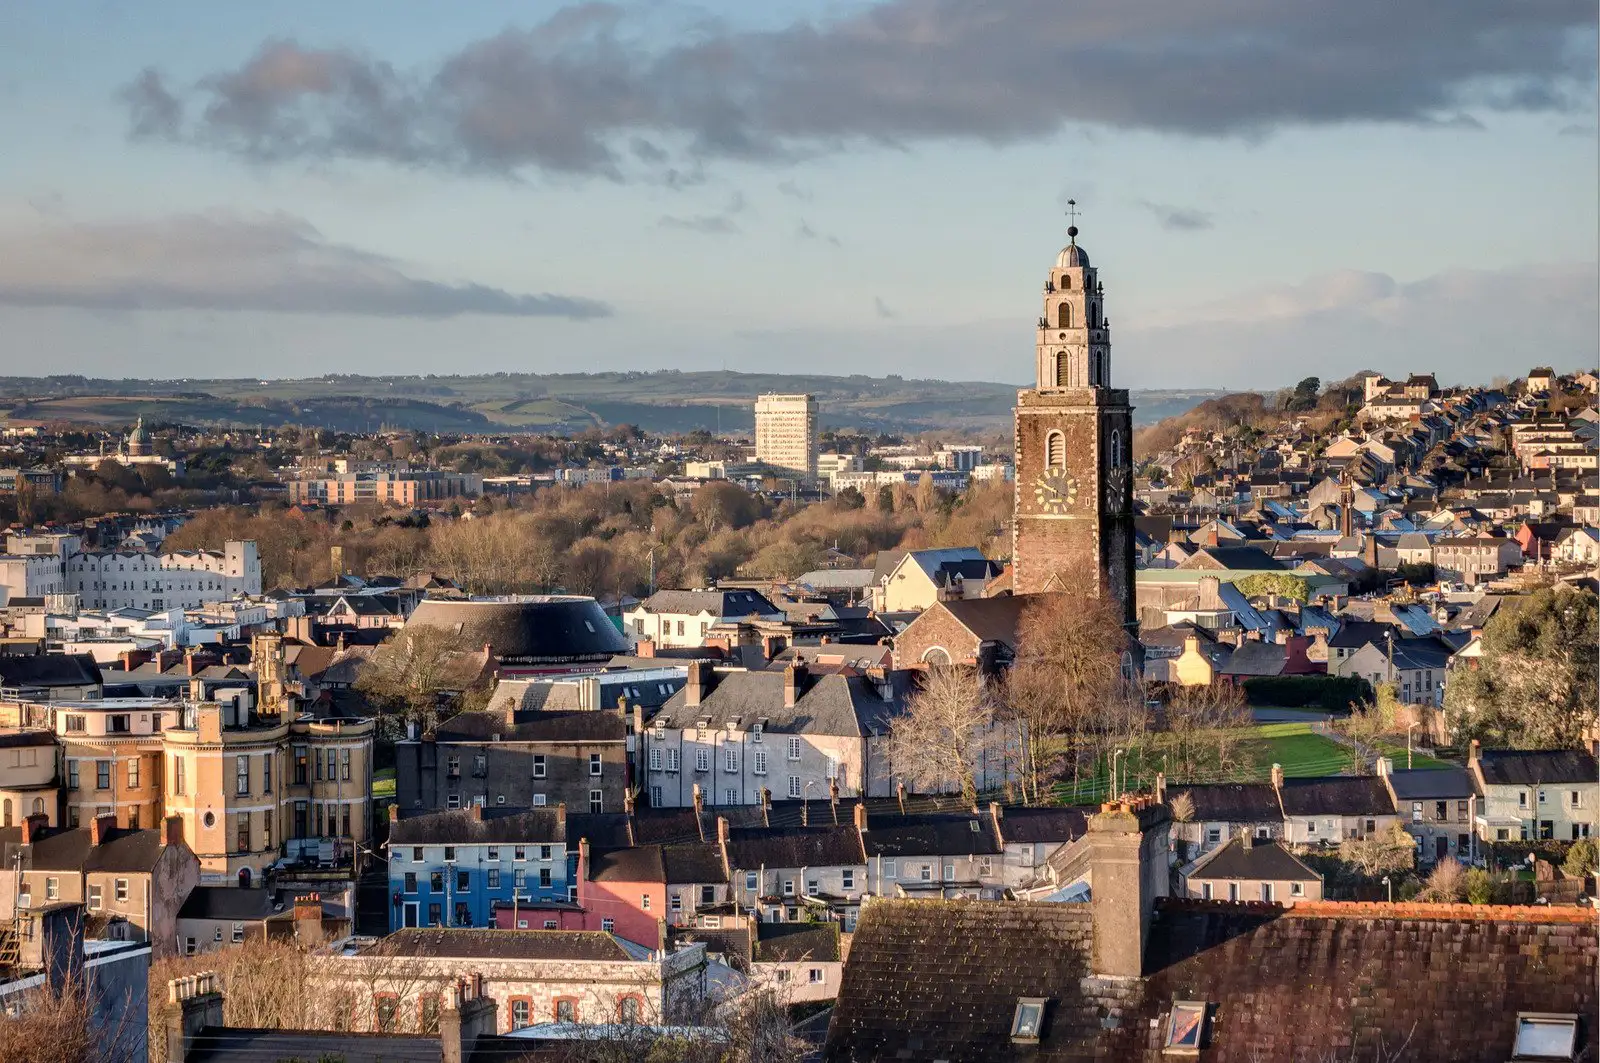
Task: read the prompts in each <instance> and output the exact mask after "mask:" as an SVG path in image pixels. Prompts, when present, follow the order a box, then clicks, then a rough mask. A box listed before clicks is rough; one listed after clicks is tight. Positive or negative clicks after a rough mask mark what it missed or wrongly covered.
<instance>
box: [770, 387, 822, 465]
mask: <svg viewBox="0 0 1600 1063" xmlns="http://www.w3.org/2000/svg"><path fill="white" fill-rule="evenodd" d="M756 460H757V461H760V462H765V463H766V464H768V465H771V466H772V467H774V468H777V469H785V470H788V471H790V472H793V473H795V474H797V475H800V476H806V477H815V476H816V475H817V400H816V399H815V398H814V397H813V396H811V395H762V396H760V397H758V398H757V399H756Z"/></svg>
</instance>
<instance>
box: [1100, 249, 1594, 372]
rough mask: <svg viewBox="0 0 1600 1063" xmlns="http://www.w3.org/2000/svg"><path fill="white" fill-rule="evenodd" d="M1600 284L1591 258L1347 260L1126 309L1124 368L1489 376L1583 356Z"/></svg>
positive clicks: (1588, 348) (1120, 365)
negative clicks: (1163, 307)
mask: <svg viewBox="0 0 1600 1063" xmlns="http://www.w3.org/2000/svg"><path fill="white" fill-rule="evenodd" d="M1597 284H1600V274H1597V268H1596V264H1595V263H1593V262H1580V263H1546V264H1539V265H1532V266H1526V267H1518V268H1514V269H1504V270H1469V269H1460V270H1449V271H1445V272H1442V273H1438V274H1434V275H1432V276H1428V277H1423V278H1419V279H1417V280H1412V281H1400V280H1397V279H1395V278H1394V277H1392V276H1390V275H1389V274H1386V273H1378V272H1367V271H1358V270H1344V271H1339V272H1335V273H1329V274H1326V275H1323V276H1319V277H1313V278H1310V279H1308V280H1306V281H1304V282H1302V283H1299V284H1291V285H1274V286H1270V287H1265V288H1260V289H1257V290H1254V291H1249V292H1243V293H1240V294H1237V295H1234V296H1231V297H1228V298H1225V299H1219V300H1215V301H1212V302H1208V303H1205V304H1202V305H1199V306H1192V307H1186V308H1180V309H1176V310H1173V311H1170V312H1166V313H1163V314H1162V315H1160V316H1159V317H1150V318H1146V319H1144V320H1142V321H1141V320H1131V321H1130V320H1128V319H1126V318H1118V324H1119V329H1118V336H1119V340H1118V343H1117V344H1116V349H1115V353H1114V355H1113V358H1114V361H1115V363H1116V366H1117V368H1116V376H1117V380H1118V383H1119V386H1129V387H1150V386H1156V385H1155V384H1153V383H1152V381H1154V380H1158V379H1159V380H1166V381H1169V382H1170V384H1171V386H1175V387H1177V386H1183V387H1187V386H1201V385H1206V384H1210V386H1234V387H1236V386H1247V387H1272V386H1278V385H1280V384H1284V383H1289V382H1292V380H1293V379H1296V378H1298V376H1306V375H1310V374H1315V375H1317V376H1320V377H1322V378H1323V379H1325V380H1331V379H1339V378H1341V377H1345V376H1348V375H1349V374H1351V373H1353V372H1356V371H1357V370H1359V369H1362V368H1366V367H1370V368H1375V369H1378V370H1380V371H1383V372H1387V373H1388V374H1389V375H1390V376H1395V375H1396V374H1400V373H1406V372H1412V371H1416V372H1425V371H1433V372H1437V373H1438V374H1439V377H1440V379H1441V380H1445V379H1448V380H1449V381H1451V382H1461V381H1480V382H1481V381H1488V380H1490V379H1492V378H1494V377H1496V376H1499V375H1502V374H1507V373H1512V374H1514V373H1517V372H1522V371H1525V370H1526V369H1527V368H1529V367H1531V366H1534V365H1548V364H1558V365H1563V366H1572V365H1584V364H1588V363H1590V362H1592V361H1593V352H1594V350H1595V348H1596V346H1597V344H1600V324H1597V321H1600V303H1597V298H1596V291H1597ZM1491 308H1500V312H1494V311H1493V310H1492V309H1491ZM1512 308H1514V309H1512ZM1112 309H1113V312H1114V310H1115V308H1114V307H1113V308H1112ZM1263 366H1271V367H1274V368H1273V369H1272V374H1273V376H1272V379H1268V380H1262V379H1259V378H1260V377H1261V373H1262V367H1263ZM1280 378H1281V379H1280Z"/></svg>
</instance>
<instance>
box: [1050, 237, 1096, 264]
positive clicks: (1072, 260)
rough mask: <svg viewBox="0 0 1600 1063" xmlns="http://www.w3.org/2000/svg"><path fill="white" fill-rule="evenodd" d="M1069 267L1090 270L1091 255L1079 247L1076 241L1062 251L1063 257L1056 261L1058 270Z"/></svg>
mask: <svg viewBox="0 0 1600 1063" xmlns="http://www.w3.org/2000/svg"><path fill="white" fill-rule="evenodd" d="M1067 266H1081V267H1083V268H1084V269H1088V268H1089V253H1088V252H1087V251H1085V250H1084V249H1083V248H1081V247H1079V246H1078V244H1077V242H1076V241H1074V242H1072V243H1070V244H1068V245H1067V246H1066V247H1063V248H1062V249H1061V256H1060V257H1059V258H1057V259H1056V267H1057V268H1058V269H1059V268H1065V267H1067Z"/></svg>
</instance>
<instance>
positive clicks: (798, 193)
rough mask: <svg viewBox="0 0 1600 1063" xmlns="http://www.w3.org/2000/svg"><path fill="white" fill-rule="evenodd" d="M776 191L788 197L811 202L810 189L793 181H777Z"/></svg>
mask: <svg viewBox="0 0 1600 1063" xmlns="http://www.w3.org/2000/svg"><path fill="white" fill-rule="evenodd" d="M778 192H779V194H780V195H785V196H788V197H789V198H790V199H798V200H799V201H800V202H802V203H809V202H811V190H810V189H808V188H806V187H804V186H803V185H800V184H797V183H795V182H794V181H779V182H778Z"/></svg>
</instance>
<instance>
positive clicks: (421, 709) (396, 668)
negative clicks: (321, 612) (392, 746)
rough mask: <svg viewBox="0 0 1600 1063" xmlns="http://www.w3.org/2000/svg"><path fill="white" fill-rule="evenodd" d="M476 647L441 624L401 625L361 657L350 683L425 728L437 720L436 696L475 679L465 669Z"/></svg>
mask: <svg viewBox="0 0 1600 1063" xmlns="http://www.w3.org/2000/svg"><path fill="white" fill-rule="evenodd" d="M478 649H480V647H473V646H469V645H468V644H467V641H466V640H465V639H464V638H462V637H461V636H459V635H456V634H454V633H453V632H449V631H446V630H444V629H442V628H430V627H418V628H407V629H406V630H403V631H400V632H398V633H396V634H395V635H394V637H392V638H391V639H389V641H388V642H385V643H384V644H383V645H382V646H380V647H378V649H377V651H376V652H375V653H373V654H372V656H370V657H369V658H367V662H366V664H365V665H364V666H363V667H362V669H361V672H360V674H359V675H358V676H357V678H356V684H355V685H356V689H357V690H360V691H361V692H362V693H364V694H365V695H367V697H368V698H369V699H371V700H372V701H373V702H374V703H375V704H376V705H377V706H378V707H379V708H381V709H384V710H385V711H387V712H389V713H392V714H395V715H399V716H402V717H404V718H405V719H406V720H409V721H413V722H415V723H417V724H419V725H420V726H421V727H422V728H423V729H424V730H426V729H429V728H431V727H433V726H434V725H436V724H437V723H438V721H439V708H440V703H441V701H443V700H444V699H445V698H446V697H447V696H449V695H451V694H458V693H461V692H462V691H464V690H466V689H468V688H470V687H471V686H473V685H475V681H476V680H477V679H478V677H477V676H476V675H468V674H467V673H468V672H469V671H471V670H472V669H471V655H472V654H473V653H474V652H475V651H477V650H478Z"/></svg>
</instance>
